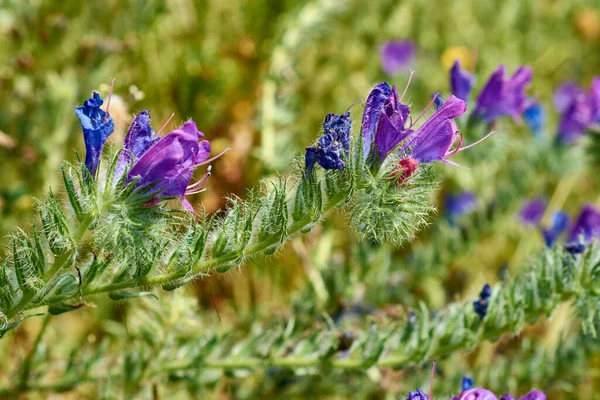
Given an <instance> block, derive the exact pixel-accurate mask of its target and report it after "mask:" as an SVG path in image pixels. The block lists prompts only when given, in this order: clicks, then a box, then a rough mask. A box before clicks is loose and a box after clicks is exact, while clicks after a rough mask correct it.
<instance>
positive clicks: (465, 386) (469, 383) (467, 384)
mask: <svg viewBox="0 0 600 400" xmlns="http://www.w3.org/2000/svg"><path fill="white" fill-rule="evenodd" d="M474 384H475V381H474V380H473V379H471V378H470V377H468V376H464V377H463V378H462V383H461V387H462V391H463V392H464V391H466V390H469V389H471V388H472V387H473V385H474Z"/></svg>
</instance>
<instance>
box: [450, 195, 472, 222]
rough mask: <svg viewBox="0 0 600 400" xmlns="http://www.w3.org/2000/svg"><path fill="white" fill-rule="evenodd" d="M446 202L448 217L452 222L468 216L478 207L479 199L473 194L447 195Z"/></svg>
mask: <svg viewBox="0 0 600 400" xmlns="http://www.w3.org/2000/svg"><path fill="white" fill-rule="evenodd" d="M445 200H446V201H445V204H446V215H447V216H448V218H449V219H451V220H452V219H454V218H456V217H462V216H463V215H466V214H468V213H469V212H471V211H472V210H473V209H475V207H476V206H477V198H476V197H475V195H474V194H473V193H471V192H462V193H460V194H457V195H447V196H446V198H445Z"/></svg>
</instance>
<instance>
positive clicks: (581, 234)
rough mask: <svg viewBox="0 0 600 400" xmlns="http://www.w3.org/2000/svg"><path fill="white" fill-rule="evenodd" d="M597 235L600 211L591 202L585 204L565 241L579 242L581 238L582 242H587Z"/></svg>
mask: <svg viewBox="0 0 600 400" xmlns="http://www.w3.org/2000/svg"><path fill="white" fill-rule="evenodd" d="M599 236H600V211H599V210H598V209H597V208H596V207H594V206H593V205H591V204H585V205H584V206H583V207H582V209H581V212H580V213H579V216H578V217H577V219H576V220H575V222H574V223H573V227H572V228H571V230H570V231H569V235H568V237H567V243H572V244H575V243H581V239H583V243H584V244H588V243H589V242H590V241H591V240H592V238H593V237H599Z"/></svg>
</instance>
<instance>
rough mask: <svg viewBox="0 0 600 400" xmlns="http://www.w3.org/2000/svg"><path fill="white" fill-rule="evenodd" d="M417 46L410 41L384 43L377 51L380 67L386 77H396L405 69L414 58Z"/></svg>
mask: <svg viewBox="0 0 600 400" xmlns="http://www.w3.org/2000/svg"><path fill="white" fill-rule="evenodd" d="M416 51H417V46H415V44H414V43H413V42H411V41H410V40H393V41H389V42H385V43H384V44H383V45H382V46H381V49H380V51H379V56H380V57H381V67H382V68H383V72H385V73H386V74H387V75H396V74H397V73H399V72H401V71H402V70H404V69H406V67H408V65H409V64H410V63H411V61H412V60H413V59H414V57H415V53H416Z"/></svg>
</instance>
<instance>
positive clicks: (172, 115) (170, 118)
mask: <svg viewBox="0 0 600 400" xmlns="http://www.w3.org/2000/svg"><path fill="white" fill-rule="evenodd" d="M174 116H175V113H172V114H171V116H170V117H169V119H168V120H167V122H165V123H164V125H163V126H162V127H161V128H160V130H159V131H158V133H157V135H159V136H160V134H161V133H162V131H163V130H164V129H165V128H166V127H167V125H168V124H169V122H171V120H172V119H173V117H174Z"/></svg>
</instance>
